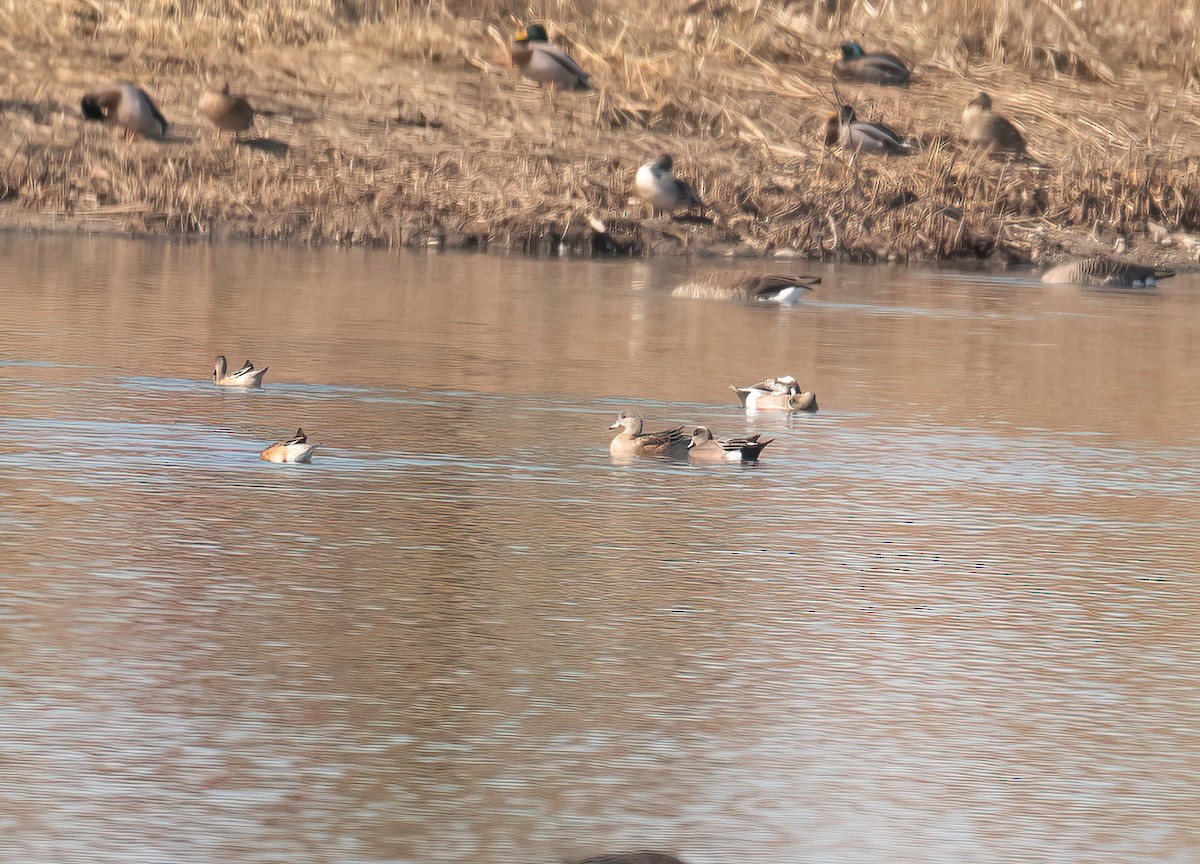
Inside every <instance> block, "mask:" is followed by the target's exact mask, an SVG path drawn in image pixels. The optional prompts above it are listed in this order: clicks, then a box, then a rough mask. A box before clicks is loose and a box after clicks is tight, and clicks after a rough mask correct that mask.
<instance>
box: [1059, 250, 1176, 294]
mask: <svg viewBox="0 0 1200 864" xmlns="http://www.w3.org/2000/svg"><path fill="white" fill-rule="evenodd" d="M1174 275H1175V271H1174V270H1160V269H1158V268H1156V267H1147V266H1145V265H1142V264H1127V263H1126V262H1124V261H1115V260H1113V259H1112V258H1106V257H1105V256H1103V255H1094V256H1092V257H1091V258H1080V259H1078V260H1075V261H1067V262H1065V263H1063V264H1059V265H1058V266H1057V267H1054V268H1052V269H1050V270H1047V271H1046V272H1045V273H1043V274H1042V281H1043V282H1045V283H1047V284H1070V285H1089V286H1092V287H1095V288H1153V287H1154V286H1155V285H1156V284H1158V280H1159V279H1168V278H1170V277H1171V276H1174Z"/></svg>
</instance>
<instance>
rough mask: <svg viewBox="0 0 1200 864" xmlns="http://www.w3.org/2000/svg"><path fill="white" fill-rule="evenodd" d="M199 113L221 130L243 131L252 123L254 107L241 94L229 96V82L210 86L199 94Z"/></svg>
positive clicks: (235, 133) (218, 131)
mask: <svg viewBox="0 0 1200 864" xmlns="http://www.w3.org/2000/svg"><path fill="white" fill-rule="evenodd" d="M200 113H201V114H203V115H204V116H205V117H207V118H208V120H209V122H210V123H212V124H213V125H214V126H216V127H217V134H218V135H220V133H221V132H232V133H234V135H237V133H238V132H245V131H246V130H247V129H249V128H250V127H251V126H253V125H254V109H253V108H251V107H250V103H249V102H247V101H246V100H245V99H243V98H242V97H241V96H231V95H230V93H229V82H228V81H222V82H221V86H220V88H215V87H210V88H208V89H207V90H205V91H204V93H203V94H202V95H201V96H200Z"/></svg>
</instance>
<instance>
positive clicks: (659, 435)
mask: <svg viewBox="0 0 1200 864" xmlns="http://www.w3.org/2000/svg"><path fill="white" fill-rule="evenodd" d="M608 428H609V429H620V430H621V431H620V433H619V434H618V435H617V436H616V437H615V438H613V439H612V441H611V442H609V445H608V452H609V453H611V454H612V455H613V456H669V457H671V458H673V459H684V458H686V457H687V452H688V444H689V442H690V441H691V440H692V439H691V436H689V435H688V434H687V433H686V432H684V431H683V427H682V426H676V427H675V428H674V429H667V430H666V431H664V432H643V431H642V417H641V415H640V414H636V413H634V412H633V411H622V412H621V413H620V414H618V415H617V421H616V422H615V423H613V424H612V425H611V426H609V427H608Z"/></svg>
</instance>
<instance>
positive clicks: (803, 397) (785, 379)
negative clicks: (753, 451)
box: [729, 375, 817, 412]
mask: <svg viewBox="0 0 1200 864" xmlns="http://www.w3.org/2000/svg"><path fill="white" fill-rule="evenodd" d="M729 389H730V390H732V391H733V392H734V393H736V394H737V397H738V401H739V402H740V403H742V407H743V408H745V409H746V410H747V411H758V410H776V411H810V412H811V411H816V410H817V395H816V394H815V393H813V392H812V391H809V390H801V389H800V385H799V384H798V383H797V381H796V379H795V378H793V377H792V376H791V375H782V376H780V377H778V378H768V379H766V380H765V381H759V382H758V383H757V384H751V385H750V386H749V387H738V386H737V385H736V384H730V385H729Z"/></svg>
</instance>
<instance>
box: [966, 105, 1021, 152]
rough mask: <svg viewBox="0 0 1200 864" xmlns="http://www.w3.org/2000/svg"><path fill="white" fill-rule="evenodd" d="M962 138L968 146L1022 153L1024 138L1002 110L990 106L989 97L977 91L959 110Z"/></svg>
mask: <svg viewBox="0 0 1200 864" xmlns="http://www.w3.org/2000/svg"><path fill="white" fill-rule="evenodd" d="M962 139H963V141H965V142H966V143H967V144H969V145H970V146H972V147H984V148H987V149H989V150H992V151H994V152H996V153H1008V154H1011V155H1014V156H1025V155H1026V152H1025V138H1024V137H1023V136H1022V135H1021V132H1020V130H1018V129H1017V127H1016V126H1014V125H1013V124H1012V122H1011V121H1010V120H1009V119H1008V118H1007V117H1005V116H1004V115H1002V114H997V113H996V112H995V111H993V110H992V97H991V96H989V95H988V94H986V93H984V92H982V91H981V92H980V93H979V95H977V96H976V97H975V98H974V99H972V100H971V101H970V102H968V103H967V107H966V108H964V109H963V113H962Z"/></svg>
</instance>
